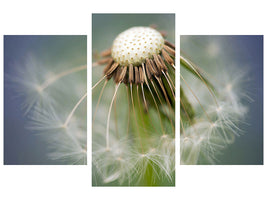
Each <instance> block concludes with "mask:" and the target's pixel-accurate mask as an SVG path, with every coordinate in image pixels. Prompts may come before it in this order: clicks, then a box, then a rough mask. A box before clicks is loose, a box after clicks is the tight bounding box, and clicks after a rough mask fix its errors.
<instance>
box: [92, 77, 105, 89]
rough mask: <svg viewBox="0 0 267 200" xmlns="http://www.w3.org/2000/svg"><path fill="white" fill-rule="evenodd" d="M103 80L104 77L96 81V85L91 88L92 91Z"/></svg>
mask: <svg viewBox="0 0 267 200" xmlns="http://www.w3.org/2000/svg"><path fill="white" fill-rule="evenodd" d="M105 78H106V75H105V76H103V77H102V78H101V79H100V80H99V81H97V83H96V84H95V85H94V86H93V87H92V90H93V89H94V88H95V87H96V86H97V85H98V84H99V83H101V82H102V81H103V80H104V79H105Z"/></svg>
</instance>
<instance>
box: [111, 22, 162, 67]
mask: <svg viewBox="0 0 267 200" xmlns="http://www.w3.org/2000/svg"><path fill="white" fill-rule="evenodd" d="M163 45H164V39H163V37H162V35H161V34H160V33H159V32H158V31H156V30H155V29H152V28H149V27H133V28H130V29H128V30H126V31H124V32H122V33H120V34H119V35H118V36H117V38H116V39H115V40H114V42H113V46H112V49H111V55H112V58H113V59H114V60H115V62H117V63H119V64H120V65H122V66H128V65H129V64H133V65H135V66H137V65H140V64H141V63H144V62H145V59H146V58H152V56H153V54H159V53H160V52H161V50H162V48H163Z"/></svg>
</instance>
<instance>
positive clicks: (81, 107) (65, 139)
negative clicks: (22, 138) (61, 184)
mask: <svg viewBox="0 0 267 200" xmlns="http://www.w3.org/2000/svg"><path fill="white" fill-rule="evenodd" d="M29 37H30V36H29ZM40 37H42V36H40ZM51 37H52V36H51ZM50 45H51V44H50ZM43 55H45V53H44V54H43ZM24 58H25V62H24V63H23V62H19V63H18V64H16V65H17V66H15V69H16V71H15V74H12V75H10V74H9V75H8V76H7V79H8V81H9V86H10V87H12V88H13V90H14V91H15V94H16V95H17V98H19V99H20V100H21V106H22V110H23V111H24V113H25V117H26V118H27V123H26V124H25V127H26V128H27V130H28V131H30V132H32V133H33V134H35V135H37V136H38V137H39V138H40V139H41V140H42V141H44V143H45V144H46V146H47V149H48V150H49V153H48V158H49V159H51V161H52V162H51V163H53V164H86V162H87V161H86V152H87V144H86V101H85V100H86V97H87V92H86V69H87V67H86V65H85V64H82V65H78V66H72V64H71V63H70V64H66V63H65V64H63V65H62V64H61V63H63V62H64V60H62V61H61V62H60V60H59V61H58V62H59V63H60V64H55V65H51V64H49V65H47V64H46V63H44V62H41V61H40V60H41V59H40V57H39V56H38V55H33V54H28V55H27V52H26V53H25V56H24Z"/></svg>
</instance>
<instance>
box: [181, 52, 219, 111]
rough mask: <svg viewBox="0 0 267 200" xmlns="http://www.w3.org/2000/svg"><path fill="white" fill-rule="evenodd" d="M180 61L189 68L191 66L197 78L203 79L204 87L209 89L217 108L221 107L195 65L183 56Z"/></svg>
mask: <svg viewBox="0 0 267 200" xmlns="http://www.w3.org/2000/svg"><path fill="white" fill-rule="evenodd" d="M180 60H181V62H182V63H184V64H186V65H187V66H189V67H190V68H191V69H192V70H193V71H194V72H195V73H196V74H197V76H198V77H199V78H200V79H201V81H202V82H203V83H204V85H205V86H206V87H207V89H208V90H209V92H210V94H211V96H212V98H213V100H214V102H215V104H216V106H217V107H219V104H218V102H217V99H216V97H215V94H214V92H213V91H212V89H211V88H210V86H209V85H208V84H207V82H206V81H205V80H204V78H203V77H202V76H201V74H200V73H199V72H198V71H197V70H196V67H195V64H194V63H192V62H191V61H189V60H187V59H186V58H184V57H183V56H180Z"/></svg>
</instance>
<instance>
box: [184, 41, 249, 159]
mask: <svg viewBox="0 0 267 200" xmlns="http://www.w3.org/2000/svg"><path fill="white" fill-rule="evenodd" d="M194 39H195V38H194V37H186V36H183V37H181V44H182V47H185V48H186V49H187V50H188V51H189V52H190V53H191V55H193V56H195V57H196V60H199V61H202V63H205V65H206V67H204V68H203V67H202V68H201V67H200V66H199V65H197V64H195V63H194V62H193V61H192V59H194V57H191V56H190V59H189V56H188V55H189V54H187V52H185V51H182V52H181V57H180V63H181V75H180V79H181V90H180V110H181V112H180V117H181V120H180V125H181V126H180V127H181V135H180V148H181V149H180V151H181V152H180V153H181V164H203V163H205V164H215V163H216V162H217V161H218V160H217V155H218V154H220V153H222V152H223V149H225V148H226V147H227V146H228V145H229V144H232V143H233V142H234V140H235V137H236V136H239V135H240V134H242V130H241V129H240V128H239V124H240V121H242V119H243V117H244V115H245V114H246V113H247V107H246V105H245V104H244V103H243V99H244V96H247V95H245V94H246V91H245V90H242V84H243V82H244V81H243V80H246V78H245V73H243V72H244V71H242V72H241V73H240V72H238V73H235V71H236V70H237V69H236V68H235V67H233V66H231V67H229V66H227V64H225V65H223V63H222V62H219V60H221V59H220V57H222V49H221V48H220V44H219V43H216V41H211V40H210V41H209V40H207V41H205V42H206V43H205V44H202V45H203V46H201V45H199V43H198V45H199V46H198V45H197V42H199V41H200V40H197V39H196V40H194ZM200 50H201V51H202V52H204V54H201V53H200ZM203 60H204V62H203ZM213 60H215V61H216V62H214V63H212V61H213ZM228 62H229V59H228ZM223 69H224V70H223Z"/></svg>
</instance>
